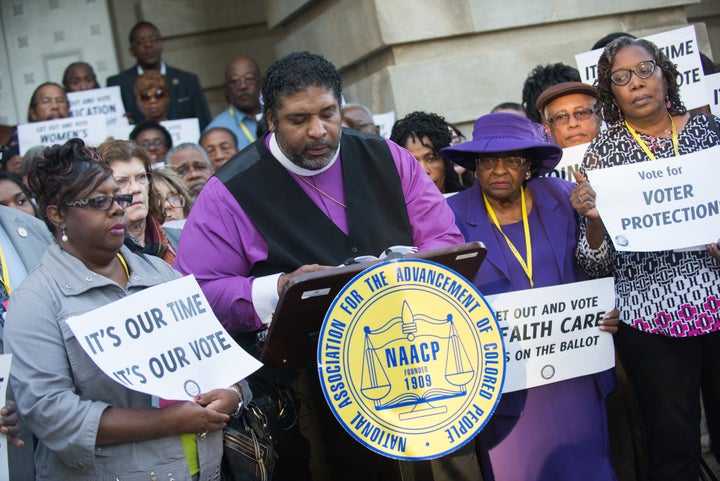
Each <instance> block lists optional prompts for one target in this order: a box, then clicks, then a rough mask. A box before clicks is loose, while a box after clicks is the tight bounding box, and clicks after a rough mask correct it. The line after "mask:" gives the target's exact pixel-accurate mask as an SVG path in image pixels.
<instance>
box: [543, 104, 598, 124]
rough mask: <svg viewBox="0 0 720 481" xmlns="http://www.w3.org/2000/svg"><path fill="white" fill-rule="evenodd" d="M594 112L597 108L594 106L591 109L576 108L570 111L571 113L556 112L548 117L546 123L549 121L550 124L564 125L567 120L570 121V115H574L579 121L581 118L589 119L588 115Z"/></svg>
mask: <svg viewBox="0 0 720 481" xmlns="http://www.w3.org/2000/svg"><path fill="white" fill-rule="evenodd" d="M595 112H597V109H596V108H595V107H593V108H591V109H578V110H575V111H574V112H572V113H571V114H568V113H562V114H557V115H556V116H554V117H550V118H549V119H548V123H550V124H552V125H565V124H567V123H568V122H570V115H572V116H573V117H575V120H577V121H578V122H581V121H583V120H587V119H589V118H590V116H591V115H592V114H594V113H595Z"/></svg>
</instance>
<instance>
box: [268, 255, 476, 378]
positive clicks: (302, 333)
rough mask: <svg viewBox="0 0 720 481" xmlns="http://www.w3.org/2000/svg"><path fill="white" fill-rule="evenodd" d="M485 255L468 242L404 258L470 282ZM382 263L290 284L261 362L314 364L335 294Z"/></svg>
mask: <svg viewBox="0 0 720 481" xmlns="http://www.w3.org/2000/svg"><path fill="white" fill-rule="evenodd" d="M486 253H487V251H486V249H485V246H484V245H483V243H482V242H477V241H476V242H468V243H465V244H459V245H456V246H451V247H443V248H440V249H431V250H427V251H423V252H417V253H414V254H408V255H405V256H404V258H412V259H425V260H430V261H433V262H437V263H438V264H442V265H444V266H446V267H449V268H450V269H452V270H454V271H455V272H457V273H458V274H460V275H461V276H463V277H465V278H466V279H468V280H469V281H470V282H472V280H473V279H474V277H475V274H476V273H477V271H478V269H479V268H480V264H482V261H483V260H484V259H485V254H486ZM379 262H383V261H381V260H377V261H370V262H362V263H359V264H351V265H347V266H341V267H338V268H336V269H329V270H324V271H318V272H310V273H307V274H301V275H298V276H296V277H295V278H293V279H292V280H290V282H289V283H288V288H287V289H286V290H285V292H284V293H283V295H282V296H280V300H279V301H278V304H277V307H276V308H275V313H274V314H273V321H272V323H270V327H269V328H268V332H267V336H266V337H265V341H264V343H263V347H262V351H261V354H260V359H261V360H262V362H263V363H265V364H267V365H271V366H276V367H291V366H298V365H303V364H308V363H313V362H314V361H315V359H316V358H317V339H318V334H319V332H320V327H321V325H322V322H323V320H324V319H325V313H326V312H327V310H328V309H329V307H330V304H331V303H332V301H333V300H334V299H335V296H336V295H337V293H338V292H340V290H341V289H342V288H343V287H344V286H345V284H347V283H348V282H349V281H350V280H352V278H353V277H355V276H356V275H357V274H359V273H360V272H362V271H364V270H365V269H367V268H368V267H370V266H373V265H375V264H378V263H379Z"/></svg>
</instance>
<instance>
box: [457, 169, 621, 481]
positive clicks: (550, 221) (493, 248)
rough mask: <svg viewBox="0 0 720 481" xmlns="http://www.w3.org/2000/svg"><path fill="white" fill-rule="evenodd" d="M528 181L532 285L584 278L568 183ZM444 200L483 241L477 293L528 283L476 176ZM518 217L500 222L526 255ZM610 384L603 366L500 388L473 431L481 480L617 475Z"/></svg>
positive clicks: (466, 230)
mask: <svg viewBox="0 0 720 481" xmlns="http://www.w3.org/2000/svg"><path fill="white" fill-rule="evenodd" d="M527 188H528V189H530V191H531V192H532V195H533V199H534V203H533V208H532V211H531V212H530V213H529V224H530V238H531V240H532V249H533V281H534V284H535V287H544V286H552V285H558V284H565V283H571V282H576V281H582V280H586V279H587V276H586V275H585V273H584V272H583V271H582V269H581V268H580V266H578V265H577V263H576V262H575V244H576V241H577V233H578V222H577V216H576V214H575V211H574V210H573V208H572V206H571V205H570V200H569V199H570V192H571V190H572V188H573V184H572V183H570V182H567V181H564V180H561V179H557V178H536V179H532V180H530V181H529V182H528V184H527ZM448 203H449V204H450V207H451V208H452V209H453V211H454V212H455V222H456V223H457V225H458V227H459V228H460V230H461V231H462V233H463V235H464V236H465V238H466V240H467V241H475V240H479V241H482V242H483V243H484V244H485V246H486V247H487V250H488V253H487V257H486V259H485V262H483V264H482V266H481V267H480V270H479V271H478V274H477V276H476V277H475V279H474V284H475V285H476V286H477V287H478V288H479V289H480V292H482V293H483V294H485V295H489V294H497V293H502V292H509V291H515V290H521V289H528V288H530V283H529V280H528V278H527V276H526V274H525V272H524V271H523V270H522V268H521V267H520V264H519V263H518V262H517V260H516V259H515V258H514V257H513V256H512V254H510V253H509V249H508V246H507V244H506V242H505V240H504V239H503V237H502V235H501V234H500V233H499V232H498V231H497V229H496V228H495V227H494V225H493V224H492V223H491V221H490V218H489V217H488V213H487V210H486V208H485V205H484V203H483V200H482V194H481V190H480V187H479V185H478V184H477V183H475V185H473V187H471V188H470V189H468V190H466V191H464V192H461V193H459V194H457V195H455V196H453V197H451V198H450V199H448ZM518 224H521V223H518ZM518 224H516V225H514V226H512V225H511V226H503V231H506V234H508V236H509V237H510V238H511V239H513V243H514V244H515V246H516V247H517V248H518V250H519V251H520V253H521V254H522V255H523V256H524V255H525V252H524V250H525V244H524V241H523V240H522V239H524V235H523V231H522V226H521V225H518ZM513 233H515V237H514V236H513ZM515 239H517V240H515ZM614 386H615V375H614V372H613V370H608V371H605V372H602V373H598V374H595V375H590V376H582V377H579V378H575V379H570V380H567V381H561V382H557V383H552V384H547V385H545V386H539V387H536V388H532V389H528V390H524V391H518V392H514V393H509V394H504V395H503V396H502V398H501V400H500V403H499V405H498V407H497V409H496V411H495V414H494V415H493V417H492V419H491V420H490V422H489V423H488V424H487V426H486V427H485V428H484V429H483V431H482V432H480V434H478V436H477V438H476V443H477V447H478V452H479V457H480V459H481V464H482V468H483V477H484V480H485V481H492V480H498V481H502V480H513V481H524V480H528V481H529V480H533V481H563V480H577V479H587V480H595V481H599V480H603V481H614V480H615V479H616V478H615V474H614V473H613V469H612V466H611V464H610V454H609V445H608V427H607V415H606V412H605V396H606V395H607V394H608V393H609V392H610V391H612V389H613V388H614Z"/></svg>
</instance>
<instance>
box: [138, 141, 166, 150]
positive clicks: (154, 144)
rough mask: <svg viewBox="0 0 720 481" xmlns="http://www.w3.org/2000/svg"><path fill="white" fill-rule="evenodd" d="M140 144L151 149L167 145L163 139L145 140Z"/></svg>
mask: <svg viewBox="0 0 720 481" xmlns="http://www.w3.org/2000/svg"><path fill="white" fill-rule="evenodd" d="M140 146H141V147H143V148H145V149H149V148H150V147H167V145H166V144H165V141H164V140H163V139H155V140H143V141H141V142H140Z"/></svg>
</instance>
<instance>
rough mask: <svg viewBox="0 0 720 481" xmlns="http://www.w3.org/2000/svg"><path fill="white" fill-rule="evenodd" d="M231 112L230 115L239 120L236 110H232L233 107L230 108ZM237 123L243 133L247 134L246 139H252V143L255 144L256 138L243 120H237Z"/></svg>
mask: <svg viewBox="0 0 720 481" xmlns="http://www.w3.org/2000/svg"><path fill="white" fill-rule="evenodd" d="M229 110H230V115H232V116H233V118H234V119H235V120H237V118H235V109H233V108H232V105H231V106H230V109H229ZM237 123H238V125H239V126H240V128H241V129H242V131H243V133H244V134H245V137H247V138H248V139H250V142H255V136H254V135H253V134H252V133H251V132H250V129H248V128H247V125H245V122H243V121H242V120H237Z"/></svg>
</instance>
